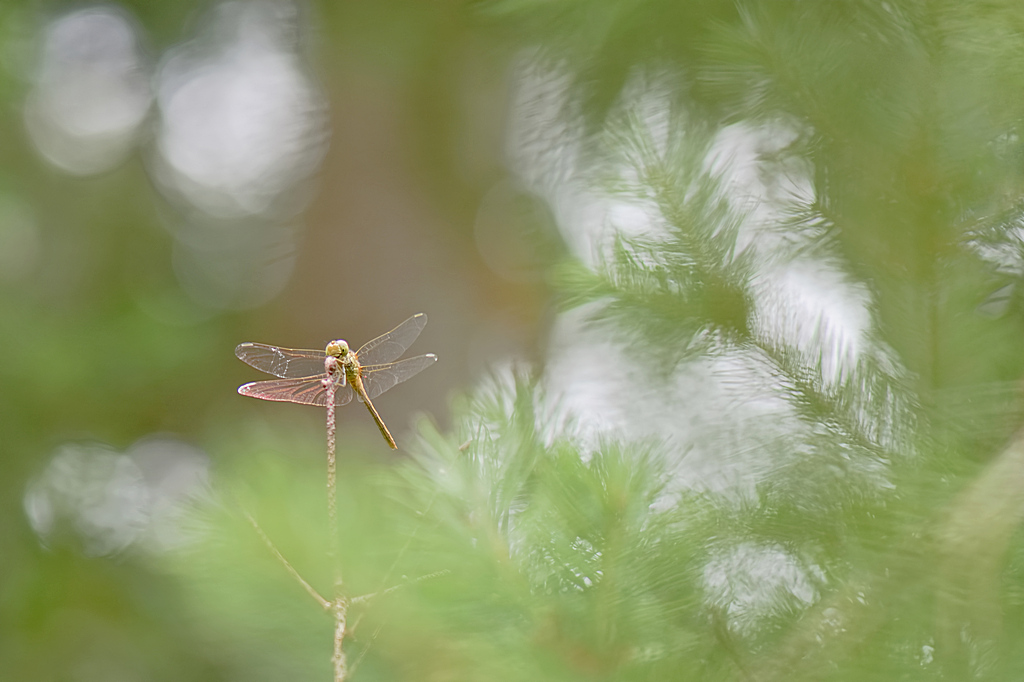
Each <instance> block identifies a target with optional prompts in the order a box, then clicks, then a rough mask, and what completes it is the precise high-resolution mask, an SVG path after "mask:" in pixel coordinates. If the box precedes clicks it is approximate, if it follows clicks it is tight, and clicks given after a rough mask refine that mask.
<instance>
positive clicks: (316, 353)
mask: <svg viewBox="0 0 1024 682" xmlns="http://www.w3.org/2000/svg"><path fill="white" fill-rule="evenodd" d="M235 355H236V356H237V357H238V359H239V360H241V361H242V362H244V363H246V364H248V365H251V366H253V367H255V368H256V369H258V370H260V371H261V372H266V373H267V374H273V375H274V376H276V377H281V378H282V379H291V378H298V377H311V376H314V375H317V376H322V375H323V374H325V372H324V358H325V357H326V355H325V354H324V351H322V350H301V349H296V348H278V347H277V346H267V345H264V344H262V343H241V344H239V345H238V346H237V347H236V348H235Z"/></svg>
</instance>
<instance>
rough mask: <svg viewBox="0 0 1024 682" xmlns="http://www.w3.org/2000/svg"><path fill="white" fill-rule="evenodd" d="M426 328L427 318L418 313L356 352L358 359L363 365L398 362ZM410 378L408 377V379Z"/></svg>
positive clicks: (368, 342)
mask: <svg viewBox="0 0 1024 682" xmlns="http://www.w3.org/2000/svg"><path fill="white" fill-rule="evenodd" d="M426 326H427V316H426V315H424V314H423V313H416V314H415V315H413V316H412V317H410V318H409V319H408V320H406V321H405V322H403V323H402V324H400V325H398V326H397V327H395V328H394V329H392V330H391V331H389V332H388V333H387V334H381V335H380V336H378V337H377V338H375V339H374V340H373V341H367V342H366V343H364V344H363V347H362V348H360V349H359V350H357V351H356V357H357V358H359V362H360V364H363V365H382V364H384V363H386V362H391V361H392V360H397V359H398V358H399V357H401V355H402V353H404V352H405V351H406V350H408V348H409V346H411V345H412V342H413V341H415V340H416V337H417V336H419V335H420V332H421V331H423V328H424V327H426ZM410 376H411V375H410ZM408 378H409V377H406V379H408ZM403 381H404V379H403ZM396 383H397V382H396ZM371 399H372V396H371Z"/></svg>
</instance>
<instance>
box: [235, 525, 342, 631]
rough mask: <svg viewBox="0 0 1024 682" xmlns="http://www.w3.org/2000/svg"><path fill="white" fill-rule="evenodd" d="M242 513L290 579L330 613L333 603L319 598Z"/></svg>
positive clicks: (257, 527) (258, 528)
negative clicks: (295, 581) (296, 582)
mask: <svg viewBox="0 0 1024 682" xmlns="http://www.w3.org/2000/svg"><path fill="white" fill-rule="evenodd" d="M242 513H243V514H245V518H247V519H249V523H250V524H251V525H252V527H253V530H255V531H256V534H257V535H259V536H260V539H261V540H263V544H265V545H266V546H267V549H269V550H270V552H271V554H273V555H274V556H275V557H277V560H278V561H280V562H281V564H282V565H283V566H284V567H285V570H287V571H288V572H289V573H290V574H291V575H292V577H293V578H295V580H297V581H298V583H299V584H300V585H302V588H303V589H304V590H306V592H307V593H308V594H309V596H311V597H312V598H313V599H315V600H316V602H317V603H318V604H320V607H321V608H323V610H324V611H330V610H331V608H333V606H334V605H333V603H332V602H330V601H328V600H326V599H324V598H323V597H322V596H320V593H319V592H317V591H316V590H315V589H314V588H313V586H312V585H310V584H309V583H308V582H306V579H305V578H303V577H302V576H301V575H300V574H299V572H298V571H296V570H295V568H294V567H293V566H292V565H291V564H290V563H289V562H288V560H287V559H285V558H284V555H283V554H281V552H280V550H278V549H277V547H275V546H274V543H273V542H272V541H271V540H270V538H269V537H267V534H266V533H264V532H263V529H262V528H260V525H259V524H258V523H256V519H254V518H253V516H252V514H250V513H249V512H248V511H247V510H246V509H244V508H243V509H242Z"/></svg>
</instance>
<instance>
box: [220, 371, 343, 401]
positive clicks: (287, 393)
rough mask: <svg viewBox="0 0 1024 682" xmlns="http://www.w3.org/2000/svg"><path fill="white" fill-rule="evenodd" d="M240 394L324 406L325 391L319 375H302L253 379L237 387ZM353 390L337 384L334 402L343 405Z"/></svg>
mask: <svg viewBox="0 0 1024 682" xmlns="http://www.w3.org/2000/svg"><path fill="white" fill-rule="evenodd" d="M238 392H239V393H241V394H242V395H247V396H251V397H253V398H259V399H260V400H276V401H277V402H282V403H300V404H302V405H319V406H320V407H326V405H327V391H325V390H324V385H323V383H322V382H321V379H320V377H302V378H295V379H274V380H273V381H253V382H252V383H248V384H243V385H242V386H239V387H238ZM353 394H354V391H353V390H352V387H351V386H349V385H345V386H338V387H337V389H336V391H335V394H334V404H335V405H344V404H345V403H348V402H349V401H351V400H352V396H353Z"/></svg>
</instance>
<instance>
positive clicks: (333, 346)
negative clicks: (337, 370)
mask: <svg viewBox="0 0 1024 682" xmlns="http://www.w3.org/2000/svg"><path fill="white" fill-rule="evenodd" d="M325 352H326V353H327V355H333V356H334V357H336V358H343V357H345V356H346V355H348V352H349V348H348V341H346V340H345V339H336V340H335V341H331V342H330V343H329V344H327V348H326V349H325Z"/></svg>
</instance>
